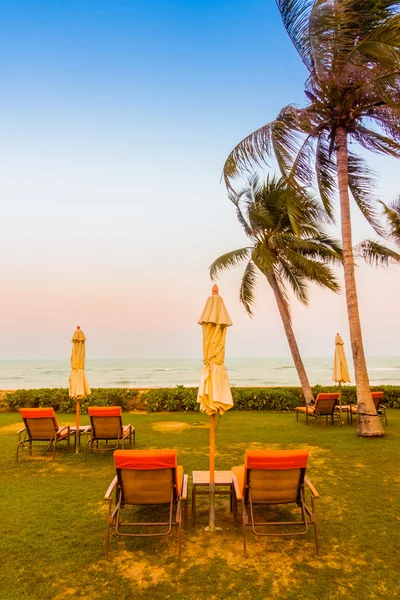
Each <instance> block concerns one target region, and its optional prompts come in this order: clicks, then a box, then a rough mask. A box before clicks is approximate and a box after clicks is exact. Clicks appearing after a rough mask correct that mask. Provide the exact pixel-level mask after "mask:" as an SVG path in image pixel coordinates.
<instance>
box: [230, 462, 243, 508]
mask: <svg viewBox="0 0 400 600" xmlns="http://www.w3.org/2000/svg"><path fill="white" fill-rule="evenodd" d="M232 473H233V474H234V475H236V477H237V480H238V484H239V490H240V493H241V495H240V496H238V500H241V499H242V498H243V494H244V486H245V480H244V474H245V466H244V465H241V466H240V467H232Z"/></svg>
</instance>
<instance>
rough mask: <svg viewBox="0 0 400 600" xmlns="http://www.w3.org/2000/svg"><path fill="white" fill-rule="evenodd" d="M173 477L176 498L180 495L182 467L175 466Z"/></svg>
mask: <svg viewBox="0 0 400 600" xmlns="http://www.w3.org/2000/svg"><path fill="white" fill-rule="evenodd" d="M175 473H176V474H175V477H176V493H177V495H178V496H180V495H181V493H182V482H183V467H181V466H179V465H178V466H177V467H176V471H175Z"/></svg>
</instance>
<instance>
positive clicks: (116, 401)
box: [6, 385, 400, 414]
mask: <svg viewBox="0 0 400 600" xmlns="http://www.w3.org/2000/svg"><path fill="white" fill-rule="evenodd" d="M197 389H198V388H186V387H184V386H182V385H178V386H177V387H176V388H160V389H154V390H148V391H146V392H144V393H143V394H142V395H141V396H140V403H143V404H145V405H146V408H147V411H148V412H160V411H168V412H176V411H179V412H183V411H196V410H199V405H198V403H197ZM371 389H372V391H378V390H381V391H383V392H384V393H385V396H384V403H385V405H386V406H387V407H388V408H400V386H394V385H387V386H375V387H373V388H371ZM337 390H338V388H337V386H315V387H314V388H313V392H314V396H315V397H316V396H317V394H318V393H319V392H337ZM139 395H140V393H139V390H126V389H124V388H95V389H92V393H91V395H90V396H89V397H88V398H85V399H84V400H81V412H82V413H83V414H85V413H87V407H88V406H90V405H95V406H121V407H122V408H123V409H126V408H128V407H132V406H133V405H134V404H135V400H137V399H138V398H139ZM232 396H233V401H234V410H262V411H265V410H276V411H288V410H294V408H295V407H296V406H300V405H302V404H303V403H304V399H303V394H302V391H301V388H299V387H290V388H289V387H287V388H286V387H285V388H265V387H264V388H240V387H233V388H232ZM354 403H356V391H355V387H354V386H344V388H343V390H342V404H354ZM6 404H8V409H9V410H10V411H17V410H18V409H19V408H24V407H25V408H28V407H31V408H36V407H45V406H52V407H53V408H54V410H55V411H58V412H64V413H73V412H75V400H72V399H71V398H69V396H68V389H66V388H65V389H64V388H51V389H48V388H45V389H39V390H18V391H16V392H10V393H9V394H7V397H6Z"/></svg>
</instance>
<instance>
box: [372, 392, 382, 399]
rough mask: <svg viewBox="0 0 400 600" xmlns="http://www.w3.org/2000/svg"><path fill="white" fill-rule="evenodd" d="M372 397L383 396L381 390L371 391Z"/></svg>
mask: <svg viewBox="0 0 400 600" xmlns="http://www.w3.org/2000/svg"><path fill="white" fill-rule="evenodd" d="M372 397H373V398H383V392H372Z"/></svg>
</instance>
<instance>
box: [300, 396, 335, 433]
mask: <svg viewBox="0 0 400 600" xmlns="http://www.w3.org/2000/svg"><path fill="white" fill-rule="evenodd" d="M338 401H339V393H337V392H335V393H333V394H326V393H319V394H318V396H317V399H316V400H315V403H314V404H306V405H305V406H296V408H295V411H296V419H297V420H298V419H299V413H300V414H301V413H302V414H305V415H306V423H307V425H308V417H309V416H310V417H315V419H320V418H321V417H323V416H325V417H326V420H327V421H328V418H329V417H330V418H331V422H332V423H333V422H334V418H335V415H336V416H338V415H337V413H335V407H336V405H337V403H338Z"/></svg>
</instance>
